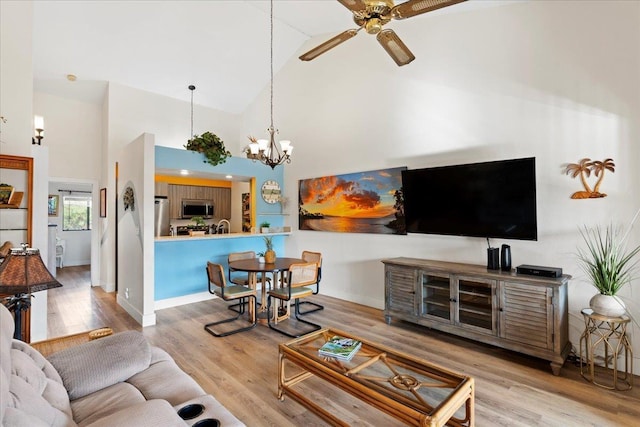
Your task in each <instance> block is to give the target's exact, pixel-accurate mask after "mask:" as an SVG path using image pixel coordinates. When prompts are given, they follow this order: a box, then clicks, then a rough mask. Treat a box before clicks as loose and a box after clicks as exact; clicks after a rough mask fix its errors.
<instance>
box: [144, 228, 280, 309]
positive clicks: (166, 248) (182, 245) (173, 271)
mask: <svg viewBox="0 0 640 427" xmlns="http://www.w3.org/2000/svg"><path fill="white" fill-rule="evenodd" d="M285 238H286V236H284V235H280V236H273V249H274V250H275V251H276V254H284V239H285ZM264 250H265V245H264V240H263V239H262V236H261V235H259V234H256V235H255V237H253V236H251V237H239V238H211V239H198V238H194V239H192V240H177V241H171V240H162V241H156V242H155V300H156V301H158V300H162V299H166V298H175V297H180V296H184V295H189V294H195V293H199V292H207V290H208V285H207V273H206V271H205V268H206V265H207V261H211V262H215V263H216V264H222V265H223V266H224V268H225V273H227V271H228V268H229V266H228V264H227V256H228V255H229V253H231V252H244V251H254V252H256V253H258V252H264ZM227 274H228V273H227ZM227 277H228V276H227Z"/></svg>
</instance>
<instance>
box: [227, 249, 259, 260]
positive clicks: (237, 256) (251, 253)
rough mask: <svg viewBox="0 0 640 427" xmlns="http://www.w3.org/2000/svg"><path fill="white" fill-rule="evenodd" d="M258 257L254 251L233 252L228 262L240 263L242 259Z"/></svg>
mask: <svg viewBox="0 0 640 427" xmlns="http://www.w3.org/2000/svg"><path fill="white" fill-rule="evenodd" d="M255 257H256V253H255V252H254V251H246V252H231V253H230V254H229V258H227V261H228V262H233V261H239V260H241V259H254V258H255Z"/></svg>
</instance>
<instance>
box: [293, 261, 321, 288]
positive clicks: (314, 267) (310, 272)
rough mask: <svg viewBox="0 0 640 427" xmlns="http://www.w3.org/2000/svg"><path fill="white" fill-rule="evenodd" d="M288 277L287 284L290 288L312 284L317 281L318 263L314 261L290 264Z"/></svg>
mask: <svg viewBox="0 0 640 427" xmlns="http://www.w3.org/2000/svg"><path fill="white" fill-rule="evenodd" d="M288 278H289V286H291V287H292V288H297V287H301V286H307V285H312V284H314V283H316V282H317V281H318V264H316V263H315V262H305V263H298V264H291V266H290V267H289V274H288Z"/></svg>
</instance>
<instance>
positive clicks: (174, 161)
mask: <svg viewBox="0 0 640 427" xmlns="http://www.w3.org/2000/svg"><path fill="white" fill-rule="evenodd" d="M155 155H156V163H155V166H156V169H158V168H162V169H177V170H180V169H188V170H191V171H198V172H205V173H212V174H224V175H227V174H230V175H233V176H234V177H244V178H247V179H249V178H252V177H255V178H256V191H258V192H259V191H260V187H261V186H262V183H263V182H264V181H267V180H275V181H278V183H279V184H280V186H281V188H282V189H283V191H284V180H283V168H282V167H276V168H275V169H274V170H272V169H271V168H270V167H268V166H266V165H264V164H262V163H258V162H253V161H251V160H249V159H247V158H244V157H231V158H228V159H227V161H226V162H225V163H223V164H220V165H217V166H211V165H210V164H208V163H205V162H204V159H205V157H204V155H202V154H200V153H196V152H193V151H189V150H181V149H176V148H170V147H162V146H156V147H155ZM255 200H256V214H257V217H256V226H259V225H260V223H261V222H262V221H269V222H270V223H271V225H272V226H274V227H281V226H283V225H284V223H283V222H284V220H283V217H282V216H280V215H261V214H265V213H266V214H277V213H280V204H278V203H276V204H268V203H266V202H265V201H264V200H263V199H262V197H261V196H260V194H257V195H256V197H255ZM285 237H286V236H283V235H279V236H278V235H277V236H274V238H273V242H274V250H275V251H276V253H277V254H278V253H279V254H284V239H285ZM154 249H155V267H154V271H155V298H154V299H155V300H156V301H158V300H163V299H167V298H175V297H180V296H184V295H190V294H195V293H199V292H207V290H208V286H207V273H206V271H205V268H206V265H207V261H211V262H215V263H218V264H222V265H224V266H225V271H226V270H227V269H228V266H227V256H228V255H229V253H230V252H243V251H254V252H256V253H257V252H263V251H264V250H265V244H264V240H263V239H262V236H261V235H260V234H256V235H255V237H254V236H250V237H239V238H232V237H230V238H211V239H198V238H194V239H192V240H189V239H186V240H175V241H173V240H161V241H156V242H155V248H154Z"/></svg>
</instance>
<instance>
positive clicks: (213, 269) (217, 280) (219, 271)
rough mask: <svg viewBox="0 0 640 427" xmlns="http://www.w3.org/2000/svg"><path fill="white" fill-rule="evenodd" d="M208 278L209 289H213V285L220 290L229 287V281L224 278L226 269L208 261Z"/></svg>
mask: <svg viewBox="0 0 640 427" xmlns="http://www.w3.org/2000/svg"><path fill="white" fill-rule="evenodd" d="M207 277H208V278H209V288H211V284H212V283H213V284H214V285H215V286H217V287H219V288H220V289H224V287H225V286H227V281H226V280H225V278H224V268H223V267H222V266H221V265H220V264H214V263H212V262H210V261H207Z"/></svg>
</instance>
